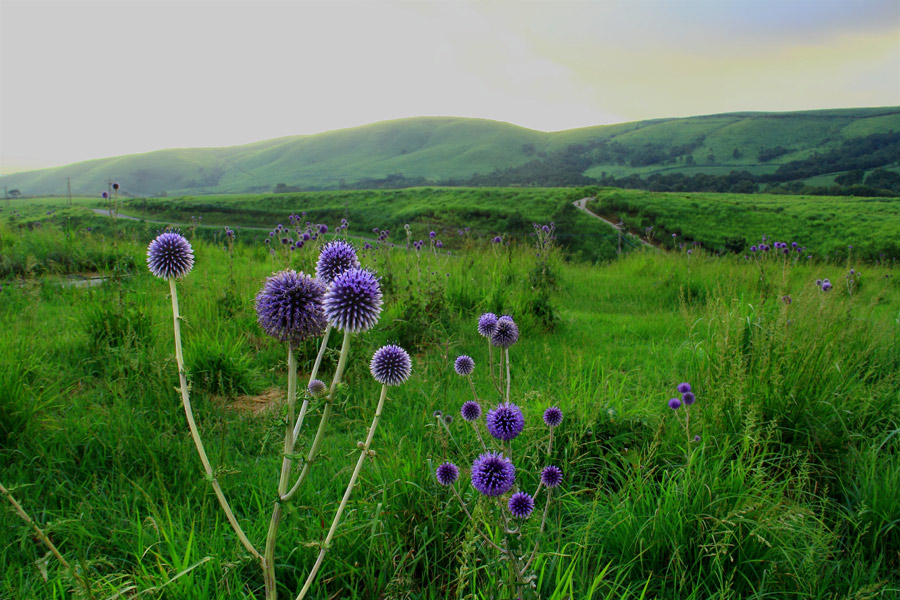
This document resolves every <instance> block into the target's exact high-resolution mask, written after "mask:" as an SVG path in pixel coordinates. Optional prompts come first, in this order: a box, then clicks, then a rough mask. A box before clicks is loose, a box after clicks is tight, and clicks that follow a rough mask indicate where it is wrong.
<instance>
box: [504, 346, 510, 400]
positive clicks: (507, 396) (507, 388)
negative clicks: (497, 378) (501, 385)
mask: <svg viewBox="0 0 900 600" xmlns="http://www.w3.org/2000/svg"><path fill="white" fill-rule="evenodd" d="M503 353H504V354H505V355H506V401H507V402H509V382H510V378H509V348H504V350H503Z"/></svg>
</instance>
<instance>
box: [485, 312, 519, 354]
mask: <svg viewBox="0 0 900 600" xmlns="http://www.w3.org/2000/svg"><path fill="white" fill-rule="evenodd" d="M518 340H519V327H518V326H517V325H516V322H515V321H513V320H512V318H511V317H505V316H504V317H500V318H499V319H497V329H496V330H495V331H494V334H493V335H492V336H491V343H492V344H493V345H495V346H497V347H499V348H509V347H510V346H512V345H513V344H515V343H516V342H517V341H518Z"/></svg>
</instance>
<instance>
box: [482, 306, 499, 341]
mask: <svg viewBox="0 0 900 600" xmlns="http://www.w3.org/2000/svg"><path fill="white" fill-rule="evenodd" d="M495 331H497V315H495V314H494V313H491V312H487V313H484V314H483V315H481V317H480V318H479V319H478V334H479V335H480V336H481V337H486V338H489V337H491V336H492V335H494V332H495Z"/></svg>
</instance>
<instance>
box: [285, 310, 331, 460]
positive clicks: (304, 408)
mask: <svg viewBox="0 0 900 600" xmlns="http://www.w3.org/2000/svg"><path fill="white" fill-rule="evenodd" d="M330 335H331V323H329V324H328V326H327V327H325V335H323V336H322V344H321V345H320V346H319V354H318V356H316V362H315V364H314V365H313V368H312V372H311V373H310V374H309V383H312V382H313V380H314V379H315V378H316V376H317V375H318V374H319V367H320V366H321V365H322V357H323V356H325V349H326V348H327V347H328V337H329V336H330ZM307 389H309V385H307ZM308 408H309V397H308V396H306V397H304V398H303V404H301V405H300V414H299V415H298V416H297V422H296V423H295V424H294V432H293V434H294V441H293V443H292V444H291V452H293V451H294V446H295V445H296V444H297V440H298V439H299V438H300V428H301V427H303V419H304V417H306V411H307V409H308Z"/></svg>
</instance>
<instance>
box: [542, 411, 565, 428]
mask: <svg viewBox="0 0 900 600" xmlns="http://www.w3.org/2000/svg"><path fill="white" fill-rule="evenodd" d="M562 420H563V414H562V411H561V410H559V407H558V406H551V407H550V408H548V409H547V410H545V411H544V423H546V424H547V427H559V425H560V423H562Z"/></svg>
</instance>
